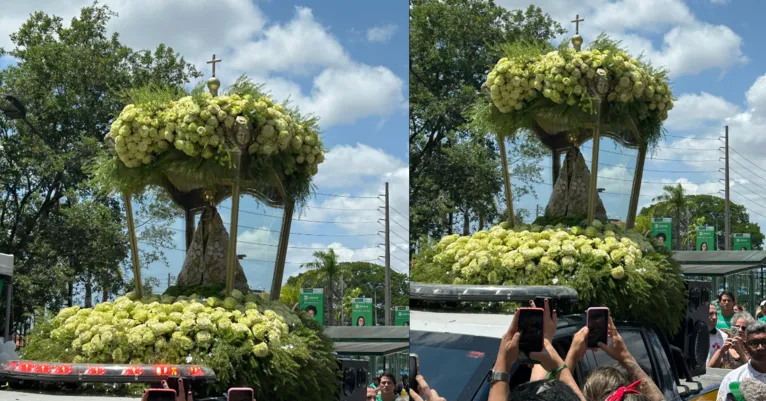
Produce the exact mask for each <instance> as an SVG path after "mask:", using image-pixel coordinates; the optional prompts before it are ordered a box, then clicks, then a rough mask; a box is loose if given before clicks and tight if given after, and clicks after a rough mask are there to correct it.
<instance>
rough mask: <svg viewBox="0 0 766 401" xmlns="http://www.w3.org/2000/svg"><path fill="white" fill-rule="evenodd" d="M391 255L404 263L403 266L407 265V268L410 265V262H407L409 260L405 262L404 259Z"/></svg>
mask: <svg viewBox="0 0 766 401" xmlns="http://www.w3.org/2000/svg"><path fill="white" fill-rule="evenodd" d="M391 257H393V258H394V259H396V260H398V261H400V262H402V263H404V265H405V266H407V267H408V268H409V267H410V264H409V262H405V261H403V260H401V259H399V258H398V257H396V256H394V255H391Z"/></svg>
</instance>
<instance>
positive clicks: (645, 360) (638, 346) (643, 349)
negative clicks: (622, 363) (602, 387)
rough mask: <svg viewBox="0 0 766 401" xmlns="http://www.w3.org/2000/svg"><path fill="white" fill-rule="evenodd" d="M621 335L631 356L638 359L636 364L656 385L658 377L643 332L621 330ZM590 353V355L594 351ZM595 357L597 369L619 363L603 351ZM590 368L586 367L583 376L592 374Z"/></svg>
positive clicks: (596, 353) (595, 353)
mask: <svg viewBox="0 0 766 401" xmlns="http://www.w3.org/2000/svg"><path fill="white" fill-rule="evenodd" d="M620 335H621V336H622V339H623V341H624V342H625V344H626V345H627V347H628V351H630V354H631V355H633V358H635V359H636V362H638V364H639V365H640V366H641V369H643V370H644V372H646V374H647V375H649V377H651V378H652V380H654V382H655V383H657V377H656V376H655V375H654V370H653V369H652V361H651V360H650V359H649V352H648V350H647V346H646V343H645V342H644V338H643V336H642V335H641V332H640V331H638V330H629V329H625V330H620ZM588 352H589V353H590V352H593V351H588ZM593 356H594V358H595V360H596V367H598V366H604V365H615V364H617V362H615V361H614V360H613V359H612V358H610V357H609V355H607V354H606V353H605V352H603V351H600V350H599V351H597V352H594V353H593ZM590 367H592V366H589V367H585V370H584V371H583V376H584V377H586V378H587V377H588V374H590V370H589V368H590Z"/></svg>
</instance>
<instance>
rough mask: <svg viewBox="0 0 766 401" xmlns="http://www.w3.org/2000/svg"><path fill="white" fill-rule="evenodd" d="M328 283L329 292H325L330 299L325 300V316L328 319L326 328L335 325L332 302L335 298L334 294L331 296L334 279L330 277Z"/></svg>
mask: <svg viewBox="0 0 766 401" xmlns="http://www.w3.org/2000/svg"><path fill="white" fill-rule="evenodd" d="M329 281H330V282H329V283H327V286H328V290H329V291H327V292H328V293H329V294H328V295H329V296H330V299H328V300H327V301H328V302H327V316H328V317H329V318H330V321H329V322H327V323H328V326H334V325H335V315H334V314H333V311H334V309H335V308H334V307H333V302H334V301H335V300H334V298H335V297H334V294H333V290H334V289H335V284H334V281H335V277H330V280H329Z"/></svg>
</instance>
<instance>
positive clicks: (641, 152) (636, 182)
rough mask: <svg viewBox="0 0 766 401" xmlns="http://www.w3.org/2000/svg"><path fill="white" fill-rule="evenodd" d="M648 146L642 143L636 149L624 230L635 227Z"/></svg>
mask: <svg viewBox="0 0 766 401" xmlns="http://www.w3.org/2000/svg"><path fill="white" fill-rule="evenodd" d="M647 147H648V145H647V143H646V142H642V143H641V145H639V147H638V158H637V159H636V171H635V173H634V174H633V189H632V190H631V191H630V204H629V205H628V218H627V220H626V221H625V228H626V229H628V230H629V229H631V228H633V227H635V225H636V213H637V212H638V198H639V196H641V180H642V179H643V176H644V162H645V161H646V149H647Z"/></svg>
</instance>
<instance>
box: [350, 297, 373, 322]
mask: <svg viewBox="0 0 766 401" xmlns="http://www.w3.org/2000/svg"><path fill="white" fill-rule="evenodd" d="M351 319H352V321H351V325H352V326H373V325H374V322H373V321H372V298H354V299H353V300H352V303H351Z"/></svg>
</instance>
